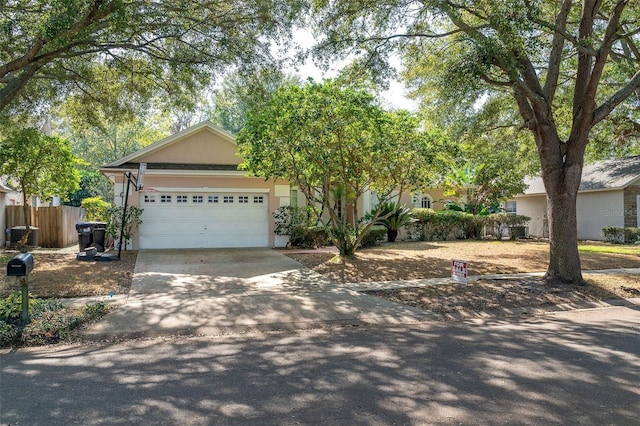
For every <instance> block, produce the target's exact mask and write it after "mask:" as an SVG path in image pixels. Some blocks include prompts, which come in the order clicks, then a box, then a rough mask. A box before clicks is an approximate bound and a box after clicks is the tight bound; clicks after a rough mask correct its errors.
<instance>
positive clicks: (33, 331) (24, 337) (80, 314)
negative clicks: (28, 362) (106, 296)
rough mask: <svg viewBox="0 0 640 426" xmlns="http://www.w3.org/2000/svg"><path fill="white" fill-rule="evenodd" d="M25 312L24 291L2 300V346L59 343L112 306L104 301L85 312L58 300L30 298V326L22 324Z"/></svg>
mask: <svg viewBox="0 0 640 426" xmlns="http://www.w3.org/2000/svg"><path fill="white" fill-rule="evenodd" d="M21 312H22V295H21V293H20V292H18V291H16V292H13V293H11V294H10V295H9V296H8V297H6V298H4V299H0V347H9V346H34V345H45V344H50V343H58V342H60V341H62V340H64V339H66V338H68V337H69V336H70V334H71V332H72V331H73V330H75V329H77V328H78V327H79V326H80V325H82V324H85V323H88V322H91V321H93V320H95V319H97V318H100V317H102V316H103V315H105V314H106V313H107V312H108V307H107V306H106V305H105V304H104V303H103V302H96V303H89V304H87V305H85V306H84V307H83V308H82V309H77V308H69V307H66V306H65V305H64V304H63V303H62V302H61V301H60V300H58V299H40V298H37V297H35V296H33V295H30V301H29V315H30V317H31V321H30V322H29V323H24V322H22V321H21V319H20V314H21Z"/></svg>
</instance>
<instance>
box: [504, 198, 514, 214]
mask: <svg viewBox="0 0 640 426" xmlns="http://www.w3.org/2000/svg"><path fill="white" fill-rule="evenodd" d="M504 211H505V212H506V213H508V214H517V212H516V202H515V200H511V201H507V202H506V203H504Z"/></svg>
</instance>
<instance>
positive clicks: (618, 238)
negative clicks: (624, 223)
mask: <svg viewBox="0 0 640 426" xmlns="http://www.w3.org/2000/svg"><path fill="white" fill-rule="evenodd" d="M602 236H603V237H604V240H605V241H607V242H609V243H617V244H621V243H623V242H624V228H620V227H618V226H605V227H604V228H602Z"/></svg>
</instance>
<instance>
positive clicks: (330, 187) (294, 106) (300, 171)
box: [237, 81, 436, 254]
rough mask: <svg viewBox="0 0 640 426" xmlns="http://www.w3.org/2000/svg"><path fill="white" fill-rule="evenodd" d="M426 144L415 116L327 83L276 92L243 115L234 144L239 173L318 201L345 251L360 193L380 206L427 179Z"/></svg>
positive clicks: (358, 234)
mask: <svg viewBox="0 0 640 426" xmlns="http://www.w3.org/2000/svg"><path fill="white" fill-rule="evenodd" d="M432 139H436V138H433V135H431V134H428V133H424V132H421V131H419V120H418V119H417V117H415V116H413V115H411V114H409V113H406V112H396V113H389V112H385V111H383V110H382V109H381V108H380V107H379V106H378V104H377V101H376V99H375V98H374V96H372V95H371V94H369V93H368V92H366V91H364V90H360V89H358V88H353V87H347V86H343V85H341V84H340V83H338V82H336V81H327V82H324V83H321V84H320V83H314V82H309V83H308V84H306V85H304V86H302V87H300V86H283V87H281V88H280V89H279V90H278V91H276V93H275V94H274V96H273V98H272V99H271V100H270V101H269V102H268V103H267V104H266V105H264V107H261V108H259V109H256V110H253V111H251V112H250V113H249V114H248V117H247V121H246V124H245V126H244V127H243V129H242V130H241V131H240V133H239V135H238V139H237V142H238V147H239V155H240V156H241V157H242V158H243V159H244V161H243V163H242V167H243V168H245V169H246V170H248V171H250V172H251V173H253V174H255V175H257V176H262V177H264V178H267V179H269V178H281V179H286V180H288V181H289V182H291V183H292V185H296V186H297V187H298V188H300V190H301V191H302V192H303V193H304V194H305V196H306V199H307V202H308V203H309V204H312V203H316V202H317V203H319V204H320V205H321V206H322V207H323V209H324V211H325V212H327V213H328V214H329V216H330V222H331V227H332V228H333V229H334V231H333V235H334V238H337V239H338V240H339V241H338V243H337V245H338V246H339V247H341V250H342V249H345V250H346V252H347V254H350V252H351V250H352V249H353V250H355V247H357V246H358V244H359V242H360V239H361V238H362V236H363V235H364V233H365V230H364V229H360V228H358V226H357V225H356V224H357V223H359V219H360V217H361V216H362V214H364V213H366V212H361V211H359V209H360V208H361V207H359V201H360V197H361V196H362V194H364V193H365V192H367V191H370V190H373V191H375V192H376V196H377V197H378V200H379V201H381V202H384V201H386V200H388V199H389V198H390V197H392V194H396V192H395V191H399V192H402V191H403V188H409V187H412V186H417V185H419V184H424V183H425V182H426V181H427V180H428V179H429V177H430V176H432V175H433V171H432V167H433V162H432V160H433V158H435V154H431V153H430V150H431V142H432ZM430 154H431V155H430ZM376 217H377V216H376ZM372 220H373V222H375V218H374V219H372ZM373 222H371V223H373ZM367 226H369V225H367Z"/></svg>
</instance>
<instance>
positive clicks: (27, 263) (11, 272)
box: [7, 253, 33, 277]
mask: <svg viewBox="0 0 640 426" xmlns="http://www.w3.org/2000/svg"><path fill="white" fill-rule="evenodd" d="M31 271H33V255H32V254H31V253H20V254H19V255H17V256H16V257H14V258H13V259H11V260H10V261H9V263H7V276H8V277H26V276H27V275H29V272H31Z"/></svg>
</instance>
